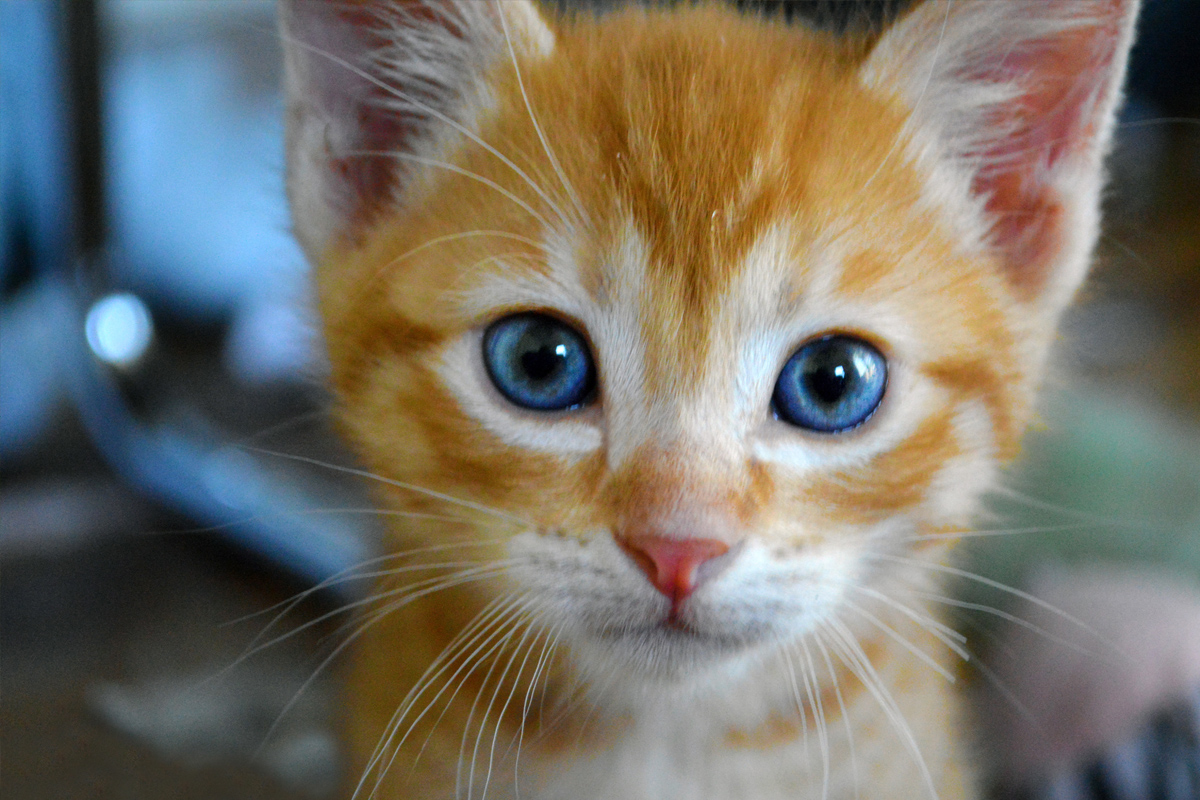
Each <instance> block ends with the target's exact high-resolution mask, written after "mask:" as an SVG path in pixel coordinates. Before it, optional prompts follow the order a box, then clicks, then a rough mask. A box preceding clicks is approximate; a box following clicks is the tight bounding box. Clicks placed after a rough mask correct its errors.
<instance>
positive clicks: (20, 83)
mask: <svg viewBox="0 0 1200 800" xmlns="http://www.w3.org/2000/svg"><path fill="white" fill-rule="evenodd" d="M99 10H103V11H106V12H107V14H99V13H98V11H99ZM273 15H274V8H273V4H271V3H269V2H260V1H259V0H255V1H254V2H240V1H239V2H229V3H219V4H216V3H196V2H172V1H171V0H152V1H150V2H140V1H135V0H124V1H123V2H110V3H105V4H103V6H102V9H101V7H99V6H97V3H96V2H95V1H94V0H71V2H70V3H52V2H33V0H0V59H2V60H0V64H2V66H3V71H2V72H0V156H2V161H0V177H2V183H0V201H2V202H0V213H2V215H3V216H2V217H0V223H2V224H0V237H2V238H0V258H2V259H3V260H2V261H0V284H2V288H3V294H2V295H0V457H3V458H4V459H5V461H6V463H11V460H10V459H11V458H12V457H14V456H17V455H19V454H21V453H22V452H25V451H28V450H29V449H30V448H32V447H33V446H34V445H35V444H36V443H37V441H38V438H39V436H40V434H41V432H42V431H43V430H44V429H45V428H46V427H47V425H48V423H49V422H50V421H51V420H52V419H53V418H54V416H55V413H54V412H55V409H56V407H58V406H61V405H62V404H63V401H65V400H68V399H69V400H70V402H71V404H72V405H73V406H74V408H75V411H76V413H77V415H78V417H79V419H80V420H81V421H82V422H83V424H84V427H85V428H86V430H87V432H88V434H89V436H90V437H91V439H92V442H93V444H94V445H95V446H96V447H97V448H98V449H99V451H100V452H101V453H102V454H103V456H104V457H105V458H106V459H107V461H108V463H109V464H110V465H111V467H112V468H113V469H114V470H115V471H116V472H117V473H118V474H119V475H120V476H122V477H123V478H124V479H126V480H127V481H128V482H129V483H130V484H131V485H133V486H134V487H136V488H137V489H139V490H140V491H142V492H143V493H145V494H146V495H148V496H150V497H152V498H154V499H155V500H157V501H159V502H160V503H163V504H164V505H166V506H168V507H170V508H173V509H175V510H177V511H179V512H181V513H183V514H184V515H186V516H188V517H190V518H191V519H193V520H195V521H196V522H197V523H198V524H200V525H201V526H205V527H212V528H213V529H215V530H218V531H219V532H220V533H222V534H224V535H226V536H228V537H229V538H231V539H233V540H234V541H236V542H238V543H240V544H241V545H243V546H245V547H248V548H249V549H251V550H253V551H255V552H257V553H259V554H261V555H262V556H264V557H266V558H268V559H270V560H271V561H273V562H274V563H276V564H277V565H279V566H281V567H283V568H284V569H286V570H288V571H289V572H291V573H293V574H295V575H297V576H299V577H301V578H303V579H304V580H306V581H309V582H312V583H314V584H315V583H319V582H321V581H323V580H325V579H327V578H330V577H331V576H333V575H335V574H338V573H340V572H342V571H344V570H346V569H348V568H350V567H352V566H354V565H356V564H359V563H361V562H362V561H363V560H364V559H366V558H368V557H369V556H370V553H371V539H372V537H371V534H370V530H369V528H367V527H365V526H364V525H363V524H362V522H361V518H358V517H353V516H350V517H347V516H346V515H338V514H331V513H325V512H327V511H329V509H331V508H336V507H340V506H344V505H346V503H347V493H346V491H345V488H344V487H340V486H337V485H335V484H332V483H330V482H329V481H320V480H316V479H314V477H313V476H311V475H309V474H307V473H306V472H305V471H304V470H303V469H301V468H300V465H299V462H296V461H292V462H289V461H286V460H281V459H272V460H270V461H269V462H268V461H267V460H266V459H265V458H264V457H263V456H261V455H260V454H258V453H255V452H252V451H250V450H247V449H245V448H239V447H237V446H236V445H233V444H231V442H232V441H233V439H232V437H231V436H230V434H229V433H227V432H225V431H223V430H221V429H220V427H219V426H217V425H216V424H215V423H213V422H212V421H211V420H210V419H208V418H207V416H206V415H205V414H204V413H203V412H202V410H201V409H200V408H199V406H195V405H194V404H193V405H186V404H185V405H182V406H181V405H180V404H179V403H178V402H170V400H169V398H170V397H171V394H170V393H169V392H168V393H163V392H158V393H150V394H145V393H139V392H138V391H136V388H137V384H138V382H139V380H140V381H141V382H142V383H145V382H146V380H147V379H146V378H145V376H143V375H139V372H140V371H142V370H143V369H144V365H145V363H146V362H147V360H148V359H149V357H150V356H151V355H152V352H153V350H154V347H155V338H156V337H155V331H156V320H157V319H158V318H167V319H171V318H175V319H185V320H192V321H195V320H201V321H205V322H207V323H208V324H212V323H213V322H220V323H223V324H225V325H231V326H232V328H233V329H234V330H235V331H242V332H241V333H238V334H235V335H233V336H229V337H226V341H227V342H230V343H232V344H233V346H234V347H233V348H232V350H231V352H229V353H227V354H226V358H225V362H224V363H225V364H226V365H228V366H232V367H234V368H235V369H236V370H237V371H236V373H235V374H234V375H232V376H229V375H227V376H223V377H222V376H217V377H218V380H223V381H228V382H230V383H231V386H230V389H231V394H233V395H236V394H237V391H238V390H237V382H236V380H234V381H230V378H239V379H241V380H242V381H248V382H252V383H253V382H255V381H278V380H280V379H284V380H286V381H291V382H296V381H298V380H300V378H301V377H302V373H303V371H306V370H308V369H309V368H310V366H311V362H312V358H311V354H312V352H313V349H312V347H311V340H310V339H309V338H308V336H307V332H306V323H305V319H304V312H303V311H302V310H301V309H302V303H303V300H304V294H305V270H304V266H303V259H302V256H301V254H300V252H299V249H298V248H297V247H296V245H295V244H294V243H293V241H292V239H291V237H290V235H289V234H288V233H287V230H286V207H285V203H284V199H283V189H282V170H281V169H280V168H279V165H280V164H281V162H282V140H283V133H282V121H281V120H282V107H281V103H280V98H279V88H278V81H277V80H276V75H277V71H278V60H279V59H278V54H277V53H276V52H275V48H276V44H275V37H274V27H273ZM102 21H103V22H106V23H107V28H106V30H107V31H108V32H110V33H113V36H112V37H111V40H110V42H111V44H112V49H111V50H110V51H108V53H107V55H108V56H111V60H110V61H106V62H104V63H103V64H102V63H101V56H102V55H105V52H104V48H102V47H101V45H102V44H105V43H108V42H105V41H104V40H103V39H102V37H101V24H100V23H101V22H102ZM214 25H215V26H217V27H216V28H214V27H213V26H214ZM230 25H233V26H235V29H236V30H237V31H240V32H242V33H243V34H245V37H247V38H246V41H247V42H250V43H251V46H250V48H249V51H248V52H250V53H251V54H252V55H253V54H257V56H258V59H257V60H258V62H260V63H259V65H258V66H255V65H253V64H252V65H246V64H243V63H241V62H239V61H238V59H237V57H236V56H237V54H236V53H233V52H232V51H230V50H228V48H227V47H226V44H227V39H228V37H227V36H223V35H214V30H215V31H216V32H217V33H222V34H227V33H228V32H229V28H228V26H230ZM220 26H225V29H224V30H223V31H222V30H221V29H220ZM162 35H165V36H167V37H168V39H169V40H170V41H165V42H164V41H162V40H161V36H162ZM156 37H157V38H156ZM223 48H225V49H223ZM64 64H65V65H67V69H65V70H64V69H63V68H62V65H64ZM262 64H266V65H267V72H266V74H258V75H257V78H258V80H257V83H256V84H253V85H256V86H258V90H257V91H255V92H252V93H247V92H246V91H244V87H245V86H247V85H251V84H247V83H246V82H245V81H242V80H239V78H238V76H237V75H236V72H237V70H238V69H239V65H240V67H241V68H242V69H248V70H249V71H250V72H251V73H254V70H256V69H258V68H259V67H261V65H262ZM102 67H103V69H102ZM252 83H253V82H252ZM263 320H266V322H265V323H264V322H263ZM268 328H269V329H270V331H271V334H272V335H262V334H263V332H264V331H265V330H266V329H268ZM301 333H303V334H304V335H301ZM164 374H165V373H164ZM160 379H161V376H160V375H158V374H155V376H154V380H155V381H159V380H160ZM131 387H133V389H131ZM131 392H132V393H131ZM178 394H180V393H176V395H178ZM182 394H184V396H186V392H185V393H182ZM164 397H165V398H168V399H167V400H164V399H163V398H164ZM147 398H149V399H147ZM135 400H136V402H135ZM351 502H352V504H354V505H357V504H358V503H357V502H356V501H353V500H352V501H351Z"/></svg>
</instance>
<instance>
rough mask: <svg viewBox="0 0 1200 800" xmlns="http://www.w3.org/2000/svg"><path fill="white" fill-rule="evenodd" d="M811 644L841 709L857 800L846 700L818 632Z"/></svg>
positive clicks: (852, 733) (854, 756)
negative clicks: (819, 656)
mask: <svg viewBox="0 0 1200 800" xmlns="http://www.w3.org/2000/svg"><path fill="white" fill-rule="evenodd" d="M813 643H814V644H816V646H817V649H819V650H820V651H821V658H822V659H823V660H824V661H825V668H826V669H827V670H829V679H830V681H831V682H832V683H833V694H834V696H835V697H837V701H838V707H840V708H841V709H842V725H843V726H844V727H845V729H846V744H847V746H848V747H849V748H850V775H851V777H852V778H853V779H854V797H855V798H856V800H857V798H858V796H859V795H858V757H857V755H856V753H855V749H854V729H853V727H852V726H851V724H850V710H849V709H848V708H847V707H846V700H845V698H844V697H843V696H842V683H841V681H839V680H838V676H837V670H836V669H834V667H833V659H831V658H830V657H829V648H828V647H826V646H825V642H823V641H822V640H821V632H820V631H819V630H818V631H813Z"/></svg>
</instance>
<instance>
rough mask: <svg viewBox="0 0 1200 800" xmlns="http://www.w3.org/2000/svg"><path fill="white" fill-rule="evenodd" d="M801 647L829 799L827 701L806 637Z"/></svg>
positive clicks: (824, 798)
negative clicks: (823, 695) (824, 697)
mask: <svg viewBox="0 0 1200 800" xmlns="http://www.w3.org/2000/svg"><path fill="white" fill-rule="evenodd" d="M800 647H801V650H802V652H803V653H804V663H805V665H806V668H805V669H803V670H801V672H802V673H803V675H804V685H805V688H806V689H807V691H808V698H809V702H810V703H811V704H812V709H813V718H814V719H815V720H816V728H817V743H818V744H819V745H820V747H821V797H822V800H828V797H829V779H830V776H831V770H832V765H831V764H830V763H829V762H830V749H829V723H828V720H827V718H826V716H825V701H824V700H823V699H822V698H821V688H820V684H819V683H818V682H817V665H816V662H815V661H813V657H812V650H811V649H810V648H809V646H808V642H807V641H805V640H804V639H801V640H800Z"/></svg>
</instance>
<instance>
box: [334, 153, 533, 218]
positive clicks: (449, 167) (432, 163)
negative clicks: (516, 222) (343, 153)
mask: <svg viewBox="0 0 1200 800" xmlns="http://www.w3.org/2000/svg"><path fill="white" fill-rule="evenodd" d="M347 155H352V156H371V157H375V158H394V159H396V160H397V161H407V162H411V163H413V164H420V165H422V166H425V167H435V168H437V169H444V170H446V171H447V172H453V173H454V174H455V175H461V176H462V177H464V178H468V179H470V180H473V181H476V182H477V183H481V184H483V185H484V186H486V187H488V188H489V189H492V190H494V191H496V192H498V193H499V194H501V195H502V196H504V197H506V198H507V199H509V200H511V201H512V202H514V203H516V204H517V206H518V207H520V208H521V210H523V211H524V212H525V213H527V214H529V216H531V217H533V218H534V219H536V220H537V221H538V222H540V223H542V225H543V227H546V228H551V227H553V226H551V224H550V221H549V220H547V219H546V218H545V217H544V216H542V214H541V212H540V211H538V210H536V209H535V208H534V207H533V206H531V205H529V204H528V203H526V202H525V201H524V200H522V199H521V198H519V197H517V196H516V195H515V194H513V193H512V192H510V191H509V190H508V189H505V188H504V187H503V186H501V185H500V184H498V183H496V182H495V181H493V180H491V179H490V178H485V177H484V176H482V175H480V174H479V173H477V172H472V171H470V170H469V169H464V168H463V167H460V166H458V165H457V164H451V163H449V162H447V161H439V160H437V159H435V158H425V157H424V156H418V155H415V154H413V153H402V152H400V151H398V150H352V151H350V152H349V153H347Z"/></svg>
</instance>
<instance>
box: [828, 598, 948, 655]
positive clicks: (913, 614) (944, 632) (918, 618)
mask: <svg viewBox="0 0 1200 800" xmlns="http://www.w3.org/2000/svg"><path fill="white" fill-rule="evenodd" d="M851 589H853V590H854V591H857V592H859V593H861V594H865V595H867V596H868V597H872V598H874V599H876V600H878V601H879V602H881V603H886V604H887V605H889V606H891V607H892V608H894V609H896V610H897V611H899V612H900V613H901V614H903V615H904V616H906V617H908V618H909V619H910V620H912V621H913V622H914V623H916V624H917V625H919V626H920V627H921V628H924V629H925V630H926V631H928V632H929V634H930V635H931V636H934V637H936V638H937V640H938V641H940V642H941V643H942V644H944V645H946V647H948V648H949V649H950V650H952V651H953V652H954V653H956V654H957V655H958V657H959V658H961V659H962V660H963V661H969V660H970V657H969V656H968V655H967V651H966V650H965V649H963V647H962V645H963V643H965V642H966V641H967V637H966V636H964V635H963V634H961V633H959V632H958V631H956V630H954V629H953V628H951V627H950V626H949V625H946V624H944V623H942V622H938V621H937V620H936V619H934V618H933V617H930V616H927V615H925V614H921V613H920V612H918V611H917V610H916V609H913V608H911V607H909V606H906V605H905V604H904V603H901V602H900V601H899V600H896V599H895V598H893V597H889V596H887V595H886V594H884V593H883V592H880V591H877V590H875V589H870V588H868V587H866V586H852V587H851Z"/></svg>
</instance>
